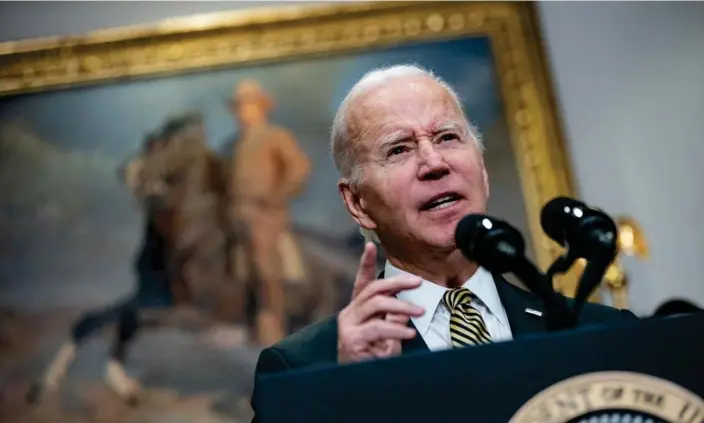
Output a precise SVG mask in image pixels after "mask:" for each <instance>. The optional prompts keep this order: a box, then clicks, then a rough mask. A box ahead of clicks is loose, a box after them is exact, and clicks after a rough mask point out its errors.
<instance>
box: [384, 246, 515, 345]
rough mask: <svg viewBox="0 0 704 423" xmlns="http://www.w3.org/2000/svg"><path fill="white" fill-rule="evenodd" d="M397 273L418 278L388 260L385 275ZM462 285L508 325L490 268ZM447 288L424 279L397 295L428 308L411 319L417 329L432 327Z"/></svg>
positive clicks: (424, 330)
mask: <svg viewBox="0 0 704 423" xmlns="http://www.w3.org/2000/svg"><path fill="white" fill-rule="evenodd" d="M398 275H408V276H411V277H415V275H412V274H411V273H408V272H406V271H404V270H401V269H399V268H397V267H395V266H394V265H393V264H391V262H389V261H388V260H387V261H386V265H385V267H384V278H391V277H394V276H398ZM462 286H463V287H464V288H467V289H469V290H470V291H472V292H473V293H474V294H475V295H476V296H477V298H478V299H479V301H481V302H482V303H483V304H484V305H485V306H486V307H487V308H488V309H489V312H490V313H491V314H492V315H494V316H496V318H497V319H498V320H499V323H501V325H503V326H506V325H508V317H507V316H506V311H505V310H504V307H503V305H502V304H501V299H500V298H499V293H498V291H497V290H496V284H495V282H494V278H493V277H492V275H491V273H489V271H487V270H486V269H484V268H483V267H478V268H477V271H476V272H474V275H472V277H470V278H469V280H467V281H466V282H465V283H464V284H463V285H462ZM445 291H447V288H445V287H444V286H440V285H438V284H436V283H433V282H430V281H426V280H423V281H422V282H421V284H420V286H419V287H418V288H415V289H411V290H406V291H401V292H399V293H398V294H397V295H396V296H397V297H398V298H399V299H401V300H404V301H408V302H410V303H413V304H416V305H418V306H420V307H423V308H424V309H425V313H424V314H423V315H422V316H420V317H414V318H412V319H411V320H412V321H413V324H414V325H415V326H416V329H417V330H418V332H420V333H421V334H425V333H426V331H427V330H428V328H429V327H430V322H431V321H432V320H433V316H434V315H435V312H436V311H437V308H438V307H439V306H440V304H441V303H442V296H443V295H444V294H445Z"/></svg>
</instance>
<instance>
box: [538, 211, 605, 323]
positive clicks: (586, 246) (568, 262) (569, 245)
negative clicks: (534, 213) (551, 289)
mask: <svg viewBox="0 0 704 423" xmlns="http://www.w3.org/2000/svg"><path fill="white" fill-rule="evenodd" d="M540 225H541V226H542V227H543V231H544V232H545V234H546V235H548V236H549V237H550V238H551V239H552V240H554V241H555V242H557V243H558V244H560V245H562V246H563V247H565V248H566V250H567V251H566V253H565V255H563V256H562V257H560V258H559V259H558V260H556V261H555V263H553V265H552V266H550V269H548V272H547V273H548V275H550V276H552V275H553V274H555V273H556V272H558V271H559V272H564V271H566V270H567V269H569V268H570V267H571V266H572V264H573V263H574V261H575V260H576V259H577V258H579V257H583V258H584V259H586V260H587V266H586V267H585V269H584V272H583V273H582V277H581V278H580V281H579V286H578V288H577V292H576V294H575V302H574V306H573V315H574V318H575V319H577V318H578V317H579V314H580V312H581V310H582V307H583V306H584V303H585V302H586V301H587V299H588V298H589V295H591V293H592V292H593V291H594V289H596V287H597V286H598V285H599V283H600V282H601V280H602V279H603V277H604V273H605V272H606V269H607V268H608V266H609V264H611V262H612V261H613V259H614V258H615V255H616V248H617V246H616V242H617V235H618V229H617V228H616V223H614V221H613V220H612V219H611V218H610V217H609V216H608V215H607V214H606V213H604V212H602V211H600V210H596V209H594V208H592V207H589V206H587V205H586V204H584V203H582V202H580V201H577V200H575V199H572V198H568V197H557V198H554V199H553V200H551V201H550V202H548V203H547V204H546V205H545V206H544V207H543V210H542V211H541V213H540Z"/></svg>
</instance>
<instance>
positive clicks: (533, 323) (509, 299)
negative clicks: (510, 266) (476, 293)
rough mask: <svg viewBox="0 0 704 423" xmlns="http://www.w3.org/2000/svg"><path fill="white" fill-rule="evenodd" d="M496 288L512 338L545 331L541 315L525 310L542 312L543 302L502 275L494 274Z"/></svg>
mask: <svg viewBox="0 0 704 423" xmlns="http://www.w3.org/2000/svg"><path fill="white" fill-rule="evenodd" d="M494 281H495V283H496V290H497V291H498V293H499V298H500V299H501V303H502V304H503V306H504V309H505V310H506V316H507V317H508V322H509V326H511V333H512V334H513V338H521V337H523V336H525V335H529V334H531V333H536V332H545V323H544V321H543V318H542V317H541V316H536V315H534V314H531V313H528V312H526V310H527V309H531V310H535V311H538V312H540V313H542V312H543V304H542V302H541V301H540V299H538V298H537V297H535V296H533V295H532V294H531V293H529V292H526V291H524V290H522V289H520V288H518V287H516V286H514V285H512V284H511V283H509V282H508V281H507V280H506V279H504V277H503V276H501V275H498V274H494Z"/></svg>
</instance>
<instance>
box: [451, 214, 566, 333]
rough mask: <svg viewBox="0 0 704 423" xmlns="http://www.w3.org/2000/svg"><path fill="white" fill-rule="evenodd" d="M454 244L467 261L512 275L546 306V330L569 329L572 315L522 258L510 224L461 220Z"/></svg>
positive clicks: (471, 217) (521, 244)
mask: <svg viewBox="0 0 704 423" xmlns="http://www.w3.org/2000/svg"><path fill="white" fill-rule="evenodd" d="M455 244H456V245H457V248H459V250H460V251H461V252H462V254H463V255H464V256H465V257H466V258H467V259H469V260H471V261H474V262H476V263H478V264H479V265H480V266H482V267H484V268H485V269H487V270H488V271H490V272H492V273H498V274H503V273H513V274H514V275H516V276H517V277H518V278H519V279H521V280H522V281H523V282H524V283H525V284H526V286H527V287H528V289H530V290H531V291H532V292H533V293H535V295H537V296H538V297H539V298H540V299H541V300H543V303H544V304H545V314H546V316H545V318H546V321H547V322H548V328H549V329H551V330H557V329H561V328H565V327H571V326H572V319H571V313H570V312H569V309H568V308H567V305H566V303H565V302H564V301H561V300H560V298H561V297H558V296H557V294H556V292H555V291H554V290H553V288H552V283H551V282H550V280H549V279H546V277H545V275H544V274H543V273H542V272H540V271H539V270H538V269H537V267H535V265H534V264H533V263H531V262H530V261H529V260H528V259H527V258H526V257H525V241H524V240H523V236H522V235H521V233H520V232H519V231H518V230H517V229H516V228H514V227H513V226H511V225H510V224H508V223H506V222H504V221H502V220H499V219H495V218H493V217H490V216H487V215H483V214H470V215H467V216H465V217H464V218H462V220H460V222H459V223H458V224H457V228H456V230H455Z"/></svg>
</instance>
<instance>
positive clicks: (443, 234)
mask: <svg viewBox="0 0 704 423" xmlns="http://www.w3.org/2000/svg"><path fill="white" fill-rule="evenodd" d="M455 226H456V225H452V226H451V227H450V226H446V227H443V228H428V232H427V233H426V234H425V236H424V237H423V238H424V239H425V240H426V243H427V244H428V245H430V246H431V247H432V248H437V249H442V250H444V249H453V250H454V249H455V248H456V247H455Z"/></svg>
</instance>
